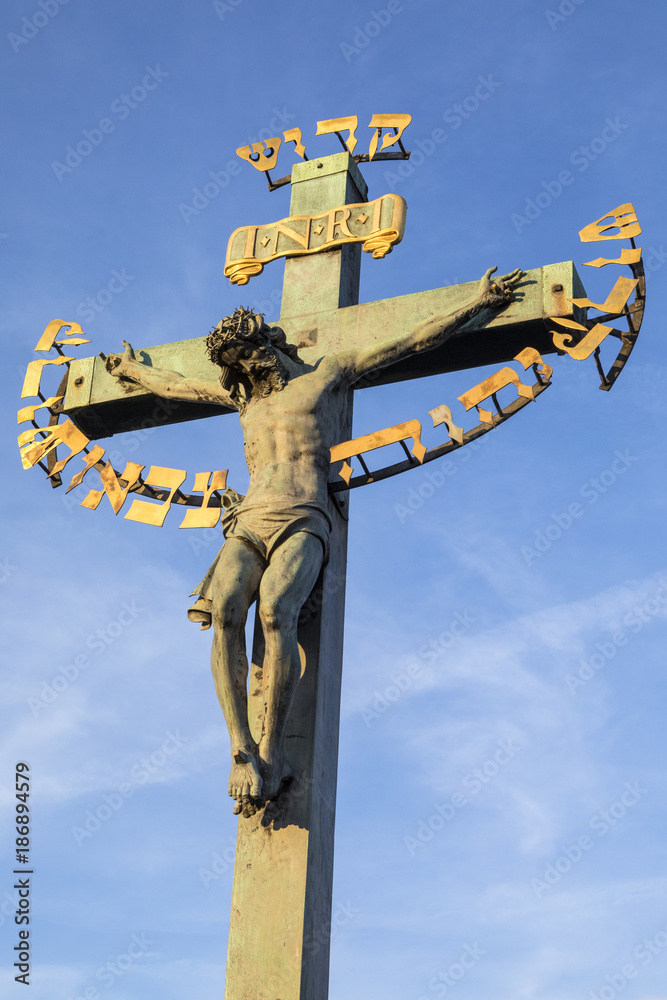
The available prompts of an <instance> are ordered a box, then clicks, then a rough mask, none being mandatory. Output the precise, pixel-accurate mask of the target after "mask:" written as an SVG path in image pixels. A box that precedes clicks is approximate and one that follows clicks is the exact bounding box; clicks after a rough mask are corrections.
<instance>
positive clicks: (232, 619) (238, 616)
mask: <svg viewBox="0 0 667 1000" xmlns="http://www.w3.org/2000/svg"><path fill="white" fill-rule="evenodd" d="M246 615H247V612H246V610H245V609H244V607H243V605H242V604H241V602H240V601H239V600H238V598H236V597H234V596H233V595H230V596H229V597H219V598H217V599H216V600H214V601H213V608H212V617H213V624H214V625H215V627H216V628H218V629H238V628H243V626H244V625H245V621H246Z"/></svg>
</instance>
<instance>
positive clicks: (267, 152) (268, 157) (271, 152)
mask: <svg viewBox="0 0 667 1000" xmlns="http://www.w3.org/2000/svg"><path fill="white" fill-rule="evenodd" d="M282 144H283V140H282V139H281V138H280V136H279V135H275V136H273V138H272V139H262V141H261V142H253V144H252V146H239V148H238V149H237V150H236V155H237V156H240V157H241V159H242V160H245V161H246V163H251V164H252V165H253V167H255V168H256V169H257V170H273V168H274V167H275V165H276V163H277V162H278V153H279V152H280V147H281V146H282Z"/></svg>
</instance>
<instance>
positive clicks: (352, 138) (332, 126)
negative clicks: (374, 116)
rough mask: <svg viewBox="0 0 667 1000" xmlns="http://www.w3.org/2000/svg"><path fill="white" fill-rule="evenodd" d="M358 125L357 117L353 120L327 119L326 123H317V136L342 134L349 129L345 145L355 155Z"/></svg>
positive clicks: (352, 118) (354, 116) (353, 117)
mask: <svg viewBox="0 0 667 1000" xmlns="http://www.w3.org/2000/svg"><path fill="white" fill-rule="evenodd" d="M358 125H359V119H358V117H357V116H356V115H353V116H352V117H351V118H327V120H326V121H323V122H318V123H317V132H316V133H315V135H331V134H332V133H340V131H341V129H348V137H347V141H346V143H345V145H346V146H347V149H348V151H349V152H350V153H354V148H355V146H356V145H357V137H356V135H355V134H354V133H355V132H356V130H357V127H358Z"/></svg>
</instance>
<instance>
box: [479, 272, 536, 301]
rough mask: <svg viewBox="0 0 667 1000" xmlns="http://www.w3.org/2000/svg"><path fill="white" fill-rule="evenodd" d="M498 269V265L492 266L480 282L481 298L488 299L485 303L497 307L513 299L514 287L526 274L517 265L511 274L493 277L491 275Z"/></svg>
mask: <svg viewBox="0 0 667 1000" xmlns="http://www.w3.org/2000/svg"><path fill="white" fill-rule="evenodd" d="M497 270H498V267H497V266H496V267H490V268H489V269H488V271H487V272H486V273H485V274H484V277H483V278H482V280H481V281H480V283H479V294H480V298H483V299H485V300H486V301H485V302H484V305H486V306H491V307H496V308H498V307H499V306H504V305H507V303H508V302H511V301H512V299H513V298H514V289H515V288H516V286H517V285H518V284H519V282H520V281H521V279H522V278H523V277H525V274H526V272H525V271H522V270H521V268H520V267H517V268H516V269H515V270H514V271H512V272H511V273H510V274H504V275H503V276H502V278H492V277H491V275H492V274H493V273H494V271H497Z"/></svg>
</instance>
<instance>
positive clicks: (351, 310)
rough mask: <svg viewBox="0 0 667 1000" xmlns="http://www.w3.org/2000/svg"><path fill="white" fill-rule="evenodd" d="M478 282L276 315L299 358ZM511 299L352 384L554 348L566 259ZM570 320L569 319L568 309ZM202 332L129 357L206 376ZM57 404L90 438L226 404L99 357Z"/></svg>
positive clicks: (389, 331) (338, 346)
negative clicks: (130, 376) (186, 396)
mask: <svg viewBox="0 0 667 1000" xmlns="http://www.w3.org/2000/svg"><path fill="white" fill-rule="evenodd" d="M477 287H478V282H467V283H465V284H461V285H448V286H446V287H444V288H434V289H431V290H430V291H425V292H416V293H414V294H412V295H401V296H397V297H396V298H390V299H382V300H380V301H377V302H366V303H362V304H361V305H354V306H347V307H345V308H341V309H333V310H331V311H328V312H320V313H312V314H308V313H305V314H302V315H300V316H296V317H289V318H285V319H284V320H281V321H280V325H281V326H282V327H283V329H284V330H285V333H286V334H287V338H288V340H289V341H290V342H291V343H296V344H297V345H298V347H299V353H300V354H301V356H302V357H303V358H304V360H305V361H307V362H314V361H316V360H317V358H318V357H320V356H322V355H323V354H329V353H332V352H335V351H338V350H344V349H346V348H347V347H351V346H353V345H355V344H356V345H358V344H362V343H363V344H372V343H375V342H379V341H384V340H388V339H389V340H391V339H392V338H394V337H395V338H399V337H402V336H404V335H405V334H406V333H407V332H409V331H410V330H411V329H412V328H413V327H414V326H416V325H417V324H418V323H420V322H422V321H423V320H426V319H429V318H430V317H432V316H438V315H442V314H444V313H449V312H452V311H454V310H455V309H457V308H459V307H460V306H461V305H463V304H464V303H465V302H467V301H470V300H471V299H472V298H473V297H474V296H475V294H476V291H477ZM518 292H519V295H518V296H517V299H516V300H515V301H513V302H511V303H510V304H509V306H508V307H507V308H506V309H504V310H503V311H502V312H501V313H499V314H498V315H497V316H495V317H494V318H493V319H492V320H491V321H490V322H488V323H486V324H485V325H483V326H480V325H479V320H477V319H474V320H472V321H471V322H470V323H469V324H468V325H467V326H466V327H465V328H464V329H463V330H462V331H460V332H459V333H458V334H456V335H455V336H454V337H452V338H451V339H450V340H448V341H447V342H446V343H445V344H443V345H442V346H441V347H438V348H435V349H434V350H432V351H427V352H424V353H421V354H414V355H412V356H410V357H408V358H405V359H403V360H402V361H398V362H396V363H395V364H392V365H388V366H387V367H386V368H382V369H380V370H378V371H376V372H373V373H371V374H370V375H369V376H366V377H365V378H363V379H361V380H360V381H359V382H358V383H357V384H356V386H355V389H363V388H367V387H369V386H373V385H386V384H388V383H391V382H402V381H404V380H406V379H413V378H421V377H423V376H426V375H437V374H442V373H444V372H451V371H462V370H464V369H468V368H477V367H480V366H482V365H491V364H502V363H504V362H506V361H509V360H511V359H512V358H513V357H515V356H516V355H517V354H518V353H519V352H520V351H521V350H522V349H523V348H525V347H533V348H535V350H537V351H538V352H539V353H540V354H542V355H544V354H552V353H554V352H555V348H554V345H553V340H552V336H551V333H550V332H549V327H550V324H549V323H548V317H549V316H565V317H573V316H574V314H575V312H576V313H577V314H578V312H579V311H578V310H573V307H572V305H571V303H570V302H569V301H568V299H573V298H581V297H582V296H584V295H585V294H586V293H585V291H584V288H583V285H582V283H581V280H580V278H579V275H578V274H577V270H576V268H575V266H574V264H573V263H572V262H571V261H565V262H563V263H559V264H549V265H547V266H545V267H541V268H536V269H535V270H532V271H528V272H527V273H526V277H525V278H524V279H523V281H522V282H521V285H520V286H519V289H518ZM575 318H577V317H576V316H575ZM205 339H206V338H205V337H194V338H192V339H191V340H181V341H178V342H175V343H171V344H161V345H158V346H156V347H147V348H143V349H138V350H137V351H136V354H137V358H138V359H139V360H141V361H143V362H144V363H145V364H149V365H151V366H153V367H155V368H167V369H169V370H171V371H177V372H179V373H180V374H181V375H185V376H187V377H197V378H210V377H211V367H212V365H211V362H210V361H209V359H208V357H207V355H206V350H205ZM64 411H65V413H67V415H68V416H69V417H70V419H71V420H72V421H73V422H74V423H75V424H76V426H77V427H79V429H80V430H82V431H83V433H84V434H86V436H87V437H89V438H94V439H96V438H103V437H108V436H110V435H112V434H118V433H120V432H122V431H131V430H137V429H139V428H141V427H145V426H146V421H147V420H148V421H149V422H150V423H152V424H153V425H155V424H171V423H179V422H181V421H185V420H196V419H199V418H202V417H209V416H217V415H220V413H221V412H223V413H224V412H231V411H229V410H226V409H225V408H222V409H221V407H219V406H212V405H208V404H203V403H189V402H180V401H177V400H169V401H168V402H165V401H164V400H161V399H159V398H158V397H156V396H154V395H153V394H152V393H150V392H147V391H146V390H145V389H142V388H141V387H139V386H128V385H123V384H122V383H120V382H119V381H118V380H117V379H115V378H114V377H113V376H111V375H110V374H109V373H108V372H107V371H106V368H105V365H104V362H103V361H102V359H101V358H83V359H81V360H77V361H73V362H72V365H71V370H70V377H69V382H68V386H67V393H66V396H65V399H64Z"/></svg>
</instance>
